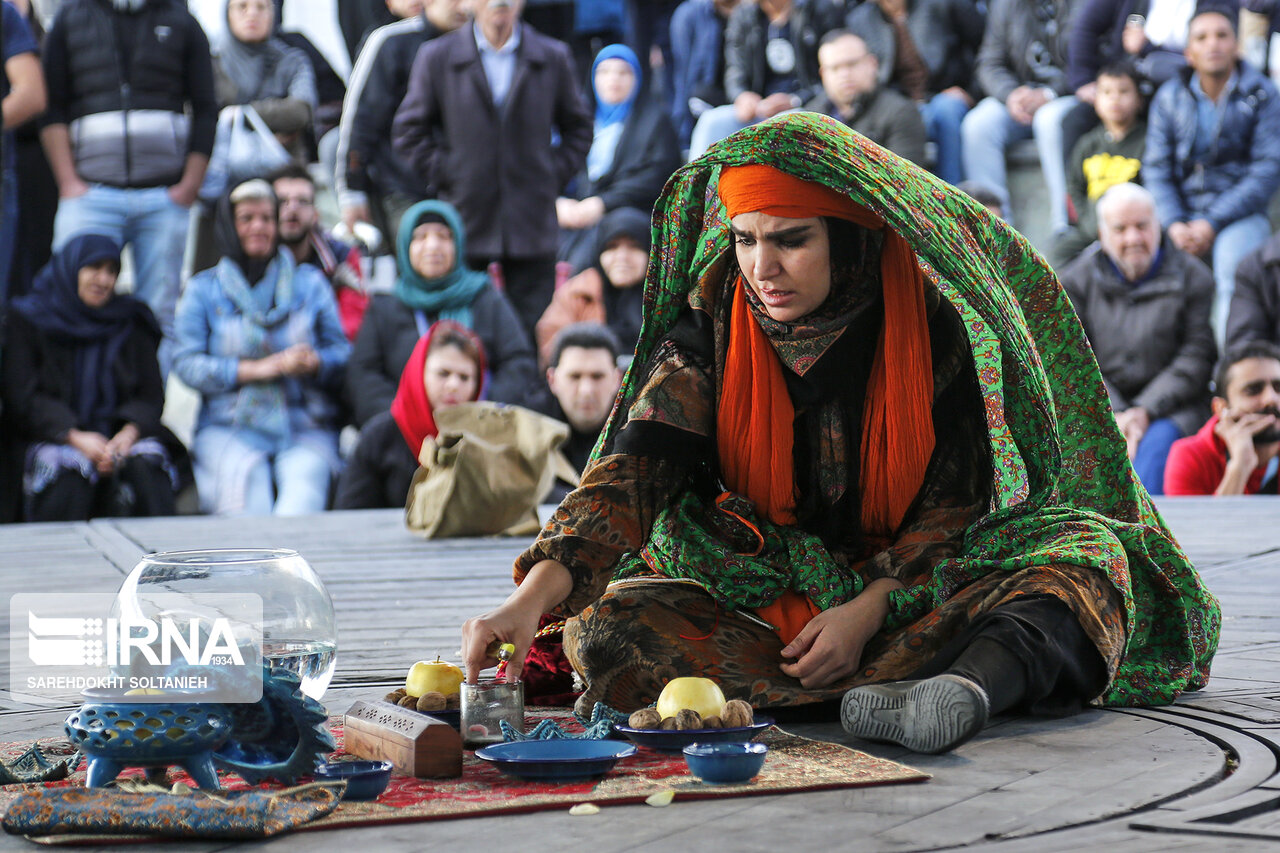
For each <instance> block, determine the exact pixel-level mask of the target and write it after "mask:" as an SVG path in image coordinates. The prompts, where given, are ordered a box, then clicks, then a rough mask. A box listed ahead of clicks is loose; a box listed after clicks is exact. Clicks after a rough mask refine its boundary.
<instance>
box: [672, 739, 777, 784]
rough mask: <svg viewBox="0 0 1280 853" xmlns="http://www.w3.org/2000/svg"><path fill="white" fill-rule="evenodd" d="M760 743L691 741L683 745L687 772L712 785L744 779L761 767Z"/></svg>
mask: <svg viewBox="0 0 1280 853" xmlns="http://www.w3.org/2000/svg"><path fill="white" fill-rule="evenodd" d="M768 752H769V747H768V746H766V745H765V744H763V743H691V744H689V745H688V746H686V747H685V748H684V760H685V763H686V764H688V765H689V772H690V773H692V774H693V775H694V776H697V777H698V778H699V779H701V780H702V781H703V782H709V783H711V784H712V785H735V784H738V783H741V782H747V781H749V780H751V779H753V778H754V777H755V775H756V774H757V773H759V772H760V768H761V767H763V766H764V758H765V755H766V754H767V753H768Z"/></svg>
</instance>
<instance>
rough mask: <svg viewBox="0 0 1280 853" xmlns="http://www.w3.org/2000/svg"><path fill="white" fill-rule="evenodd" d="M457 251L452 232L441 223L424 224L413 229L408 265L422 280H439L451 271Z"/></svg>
mask: <svg viewBox="0 0 1280 853" xmlns="http://www.w3.org/2000/svg"><path fill="white" fill-rule="evenodd" d="M456 259H457V249H456V248H455V247H454V245H453V232H452V231H450V230H449V226H448V225H445V224H444V223H443V222H424V223H422V224H421V225H419V226H418V227H417V228H415V229H413V236H412V237H411V238H410V240H409V263H410V264H411V265H412V266H413V271H414V272H416V273H417V274H418V275H420V276H422V277H423V278H428V279H430V278H440V276H442V275H445V274H447V273H448V272H449V271H450V270H451V269H453V264H454V261H455V260H456Z"/></svg>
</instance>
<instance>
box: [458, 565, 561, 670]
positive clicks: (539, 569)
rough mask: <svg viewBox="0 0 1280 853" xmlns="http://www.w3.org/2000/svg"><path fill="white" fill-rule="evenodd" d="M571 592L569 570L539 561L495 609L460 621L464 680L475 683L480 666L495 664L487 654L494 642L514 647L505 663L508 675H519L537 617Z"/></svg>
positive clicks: (491, 656)
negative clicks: (464, 670)
mask: <svg viewBox="0 0 1280 853" xmlns="http://www.w3.org/2000/svg"><path fill="white" fill-rule="evenodd" d="M572 591H573V576H572V575H570V574H569V570H568V569H566V568H565V567H564V566H563V565H562V564H560V563H557V562H556V561H555V560H542V561H541V562H539V563H537V564H535V565H534V566H533V568H531V569H529V573H528V574H527V575H525V577H524V581H523V582H522V583H521V584H520V586H518V587H516V589H515V592H513V593H511V595H509V596H507V600H506V601H504V602H502V604H501V605H499V606H498V607H497V608H496V609H494V610H490V611H489V612H488V613H485V614H482V615H480V616H473V617H472V618H470V619H468V620H467V621H466V622H464V623H462V661H463V666H465V667H466V670H467V683H468V684H475V683H476V682H477V681H479V679H480V671H481V670H482V669H485V668H486V667H490V666H494V665H495V664H497V663H498V659H497V658H496V657H494V656H493V655H491V654H489V648H490V647H491V646H493V645H494V643H495V642H496V643H511V644H512V645H513V646H515V647H516V652H515V654H514V655H513V656H512V657H511V660H509V661H508V662H507V675H508V676H509V677H511V678H518V677H519V676H520V672H521V670H523V669H524V658H525V655H527V654H529V647H530V646H531V645H533V635H534V634H536V633H537V631H538V620H540V619H541V618H542V614H544V613H547V612H550V611H551V610H552V609H554V608H555V607H556V606H558V605H559V604H560V603H561V602H563V601H564V600H565V599H566V598H568V597H569V593H570V592H572Z"/></svg>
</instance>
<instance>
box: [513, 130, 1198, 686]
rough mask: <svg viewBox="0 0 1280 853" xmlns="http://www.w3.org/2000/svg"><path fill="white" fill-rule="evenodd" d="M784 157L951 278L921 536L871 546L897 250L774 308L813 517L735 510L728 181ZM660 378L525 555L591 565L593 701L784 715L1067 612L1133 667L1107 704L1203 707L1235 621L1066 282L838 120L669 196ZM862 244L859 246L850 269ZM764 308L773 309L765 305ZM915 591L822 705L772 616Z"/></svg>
mask: <svg viewBox="0 0 1280 853" xmlns="http://www.w3.org/2000/svg"><path fill="white" fill-rule="evenodd" d="M745 163H763V164H766V165H770V166H773V167H774V168H777V169H780V170H782V171H784V172H789V173H791V174H794V175H797V176H799V177H802V178H805V179H807V180H811V181H815V182H818V183H821V184H825V185H827V186H829V187H832V188H833V189H836V190H838V191H840V192H842V193H847V194H848V195H849V196H850V197H851V198H852V199H853V200H854V201H855V202H857V203H858V204H861V205H863V206H865V207H867V208H869V209H871V210H872V211H874V212H875V213H876V214H878V215H880V216H881V217H883V218H884V219H885V221H886V223H887V224H888V227H890V228H893V229H895V230H897V231H898V233H899V234H901V235H902V236H903V237H904V238H905V239H906V240H907V241H908V242H909V243H910V245H911V247H912V249H913V250H914V251H915V253H916V256H917V259H918V261H919V263H920V267H921V269H922V270H923V272H924V275H925V281H926V297H927V305H928V307H929V316H930V320H929V324H930V338H931V343H932V352H933V374H934V389H935V391H934V402H933V422H934V432H935V437H936V442H937V444H936V448H935V450H934V453H933V456H932V458H931V460H930V463H929V467H928V471H927V473H926V476H925V482H924V485H923V486H922V488H921V490H920V492H919V493H918V495H917V497H916V500H915V502H914V503H913V505H912V507H911V509H910V510H909V511H908V513H907V516H906V518H905V519H904V520H903V522H902V525H901V526H900V528H899V529H898V530H897V531H896V532H895V534H894V535H893V536H891V537H888V538H880V537H875V536H870V535H866V534H864V532H863V531H861V530H860V529H859V528H860V524H859V517H860V516H859V512H858V488H857V483H858V471H857V467H858V458H857V457H858V454H857V450H856V449H857V448H858V446H859V444H858V440H859V436H858V431H859V421H860V418H859V413H860V407H861V404H862V396H863V392H864V391H865V387H866V378H867V375H868V372H869V369H870V361H871V357H872V347H873V345H874V341H875V340H876V332H877V331H878V328H879V324H880V319H881V316H882V309H881V307H880V305H879V300H878V297H877V295H876V290H875V288H874V287H870V286H868V283H869V282H873V281H878V256H879V241H878V238H877V235H875V234H873V233H871V232H865V231H862V230H861V229H856V228H855V229H854V230H853V233H851V234H842V235H840V237H839V239H838V240H837V239H836V236H835V232H833V238H832V247H833V248H832V254H833V288H832V296H831V297H830V298H829V299H828V300H827V303H824V305H823V306H822V307H821V308H820V309H819V310H818V311H816V312H815V313H814V315H811V316H810V317H806V318H805V322H804V324H801V325H784V324H777V323H772V322H771V321H770V320H769V319H768V317H767V315H765V314H764V312H763V311H762V310H761V309H760V307H759V305H758V304H753V305H752V308H753V312H754V313H755V316H756V318H757V321H758V322H759V323H760V325H761V327H762V328H763V329H764V331H765V333H766V334H767V335H768V336H769V339H770V342H771V343H772V344H773V346H774V349H775V351H776V352H777V354H778V356H779V358H780V359H781V360H782V362H783V364H784V365H785V367H786V368H788V370H786V371H784V373H785V375H786V380H787V388H788V391H789V392H790V395H791V397H792V401H793V404H794V405H795V409H796V426H795V435H796V442H795V462H796V464H795V470H796V481H797V482H796V486H797V491H798V494H799V502H798V506H797V517H798V521H797V524H796V525H794V526H787V527H783V526H776V525H771V524H769V523H767V522H765V521H763V520H762V519H760V518H757V517H755V515H754V513H753V507H752V506H751V504H750V502H749V501H746V499H745V498H742V497H741V496H734V495H728V494H721V491H722V486H721V485H720V483H719V477H718V471H719V456H718V453H717V449H716V446H715V442H716V439H715V436H716V431H715V411H716V402H717V399H718V397H717V395H718V391H719V388H720V382H721V380H722V378H723V366H724V356H725V351H726V347H727V328H728V323H727V311H728V308H727V306H728V304H729V302H730V299H729V298H728V297H729V296H730V295H731V294H732V288H733V287H734V286H735V282H736V281H737V275H736V270H735V268H734V260H733V252H732V248H731V245H730V236H729V232H728V227H727V222H726V221H725V213H724V208H723V206H722V205H721V204H720V201H719V198H718V196H717V194H716V182H717V179H718V176H719V171H720V168H721V167H723V166H729V165H739V164H745ZM654 221H655V224H654V251H653V252H652V253H651V256H650V265H649V271H648V277H647V279H646V284H645V298H646V302H645V318H644V326H643V330H642V333H641V339H640V343H639V345H638V347H637V350H636V358H635V361H634V362H633V365H632V367H631V369H630V371H629V372H628V374H627V378H626V381H625V383H624V386H623V390H622V392H621V393H620V395H619V398H618V402H617V404H616V405H615V408H614V411H613V413H612V415H611V417H610V420H609V423H608V424H607V426H606V428H605V430H604V432H603V433H602V435H601V439H600V442H599V444H598V445H597V447H596V452H595V454H594V456H593V461H592V464H591V465H590V466H589V468H588V470H587V471H586V472H585V473H584V475H583V479H582V484H581V486H580V488H579V489H578V490H576V491H575V492H573V493H571V494H570V495H569V496H568V497H567V498H566V499H565V501H564V502H563V503H562V504H561V506H560V507H559V509H558V510H557V511H556V513H555V515H554V516H553V518H552V519H551V520H550V522H549V523H548V524H547V526H546V528H545V530H544V531H543V533H542V535H541V536H540V538H539V539H538V541H537V542H535V543H534V544H533V545H532V546H531V547H530V548H529V549H528V551H526V552H525V553H524V554H523V555H521V557H519V558H518V559H517V561H516V566H515V574H516V580H517V581H519V580H521V579H522V578H523V577H524V575H525V573H527V571H528V570H529V569H530V568H531V567H532V566H533V565H534V564H535V563H536V562H538V561H539V560H542V559H547V558H551V559H555V560H558V561H559V562H561V563H563V564H564V565H565V566H566V567H568V569H569V571H570V573H571V574H572V576H573V583H574V585H573V590H572V592H571V594H570V596H569V597H568V599H566V601H565V602H564V604H563V605H562V609H563V610H564V611H565V612H566V613H568V614H576V616H575V618H572V619H570V620H569V623H568V625H567V627H566V629H565V638H564V641H565V651H566V654H567V655H568V657H569V659H570V661H571V662H572V663H573V665H574V668H575V669H576V670H577V671H578V673H579V675H581V676H582V678H583V679H584V681H585V682H586V684H587V692H586V693H585V694H584V696H583V697H582V699H581V700H580V705H582V706H583V707H588V708H589V707H590V703H593V702H594V701H596V700H604V701H607V702H609V703H610V704H613V705H614V706H616V707H620V708H626V709H630V708H634V707H638V706H641V705H644V704H647V703H648V702H650V701H652V700H653V699H654V698H656V696H657V693H658V692H659V691H660V690H661V687H662V685H663V684H664V683H665V682H666V681H667V680H668V679H669V678H672V677H675V676H678V675H690V674H700V675H707V676H709V677H712V678H715V679H716V680H717V681H719V682H720V684H721V686H722V687H723V688H724V689H725V692H726V694H727V695H730V696H740V697H742V698H746V699H748V700H749V701H750V702H751V703H752V704H754V705H757V706H768V705H775V706H776V705H787V704H800V703H805V702H812V701H818V700H822V699H828V698H834V697H835V696H838V695H839V694H840V693H841V692H843V691H844V690H847V689H848V688H849V687H852V686H854V685H856V684H862V683H867V682H872V681H883V680H892V679H898V678H903V677H906V676H908V675H910V674H911V673H912V672H914V671H915V670H916V669H918V668H920V667H921V666H922V665H923V664H925V663H926V662H928V661H929V660H930V659H931V658H933V657H934V656H935V655H937V654H938V653H939V651H940V650H941V649H943V648H944V647H946V645H947V643H948V641H949V640H952V639H953V638H955V637H957V636H958V635H960V634H962V633H963V632H964V631H965V630H966V628H968V627H969V626H970V625H972V624H973V623H974V622H975V620H977V619H979V618H981V617H983V616H984V615H986V614H989V613H990V612H991V611H992V609H994V608H996V607H998V606H999V605H1001V604H1003V603H1006V602H1008V601H1010V600H1012V599H1014V598H1017V597H1019V596H1025V595H1051V596H1053V597H1055V598H1057V599H1058V600H1060V601H1062V602H1064V603H1065V604H1066V605H1067V606H1068V607H1069V608H1070V609H1071V611H1072V612H1073V613H1074V614H1075V616H1076V618H1077V619H1078V620H1079V622H1080V625H1081V627H1082V628H1083V629H1084V631H1085V633H1086V634H1087V636H1088V637H1089V639H1090V640H1091V641H1092V642H1093V644H1094V645H1095V646H1096V647H1097V649H1098V652H1099V654H1100V656H1101V658H1102V660H1103V661H1105V663H1106V668H1107V673H1108V682H1107V684H1106V686H1105V689H1103V690H1102V691H1101V694H1100V695H1099V696H1098V697H1094V698H1096V700H1097V701H1099V702H1101V703H1103V704H1112V705H1136V704H1153V703H1167V702H1170V701H1172V700H1173V698H1174V697H1176V696H1177V695H1178V693H1180V692H1181V691H1183V690H1194V689H1198V688H1200V687H1202V686H1203V685H1204V684H1205V682H1206V681H1207V678H1208V671H1209V662H1210V660H1211V659H1212V656H1213V653H1214V651H1215V649H1216V647H1217V639H1218V631H1219V627H1220V621H1221V613H1220V610H1219V607H1218V603H1217V601H1216V600H1215V599H1214V598H1213V596H1212V595H1211V594H1210V593H1209V592H1208V590H1207V589H1206V588H1205V587H1204V585H1203V584H1202V582H1201V580H1200V578H1199V576H1198V575H1197V573H1196V572H1195V570H1194V568H1193V567H1192V566H1191V565H1190V563H1189V561H1188V560H1187V558H1186V556H1185V555H1184V554H1183V552H1182V551H1181V549H1180V548H1179V547H1178V545H1177V543H1176V542H1175V541H1174V539H1173V537H1172V535H1171V534H1170V532H1169V531H1168V529H1167V528H1166V527H1165V525H1164V523H1163V521H1162V520H1161V518H1160V517H1159V515H1158V514H1157V512H1156V511H1155V509H1154V507H1153V506H1152V504H1151V500H1150V498H1149V497H1148V496H1147V494H1146V492H1145V491H1143V489H1142V487H1141V486H1140V485H1139V484H1138V482H1137V480H1136V478H1135V476H1134V474H1133V471H1132V468H1131V466H1130V465H1129V462H1128V459H1127V456H1126V454H1125V446H1124V442H1123V441H1122V440H1121V438H1120V436H1119V433H1118V432H1117V430H1116V427H1115V422H1114V418H1113V417H1112V416H1111V412H1110V408H1109V406H1108V403H1107V397H1106V393H1105V391H1104V389H1103V386H1102V381H1101V378H1100V375H1099V373H1098V369H1097V365H1096V362H1095V361H1094V358H1093V355H1092V352H1091V351H1090V349H1089V347H1088V344H1087V342H1086V340H1085V336H1084V334H1083V332H1082V331H1081V328H1080V325H1079V322H1078V321H1077V319H1076V316H1075V314H1074V312H1073V311H1072V309H1071V306H1070V304H1069V302H1068V301H1067V298H1066V296H1065V295H1064V294H1063V291H1062V288H1061V286H1060V285H1059V283H1058V281H1057V279H1056V278H1055V277H1054V275H1053V273H1052V271H1051V270H1050V269H1049V268H1048V267H1047V266H1046V265H1045V263H1044V261H1043V260H1042V259H1041V258H1040V256H1039V255H1037V254H1036V253H1035V251H1034V250H1033V249H1031V248H1030V246H1029V245H1028V244H1027V243H1026V241H1025V240H1024V239H1023V238H1022V237H1021V235H1019V234H1017V233H1016V232H1014V231H1013V230H1011V229H1009V228H1008V227H1007V226H1006V225H1005V224H1004V223H1003V222H1001V221H999V220H997V219H995V218H994V217H992V216H990V215H989V214H988V213H987V212H986V211H985V210H984V209H983V208H981V206H979V205H977V204H976V203H974V202H972V201H971V200H970V199H969V198H968V197H967V196H965V195H963V194H962V193H959V192H957V191H956V190H954V189H953V188H951V187H950V186H949V185H946V184H944V183H943V182H941V181H938V180H936V179H935V178H933V177H932V176H931V175H929V174H928V173H926V172H924V171H923V170H921V169H918V168H916V167H915V166H913V165H911V164H909V163H907V162H906V161H903V160H901V159H899V158H897V157H896V156H894V155H893V154H891V153H889V152H887V151H885V150H883V149H881V148H878V147H876V146H874V145H872V144H870V143H869V142H868V141H867V140H865V139H864V138H863V137H861V136H858V135H857V134H856V133H853V132H852V131H849V130H848V129H847V128H845V127H844V126H843V125H841V124H840V123H838V122H835V121H832V120H828V119H826V118H825V117H821V116H818V115H815V114H791V115H787V116H780V117H778V118H776V119H773V120H770V121H767V122H763V123H761V124H759V125H756V126H754V127H752V128H748V129H746V130H744V131H742V132H740V133H738V134H735V135H734V136H732V137H729V138H728V139H726V140H724V142H722V143H721V144H719V145H717V146H716V147H715V148H713V149H712V150H711V151H709V152H708V153H707V154H706V155H705V156H704V157H702V158H700V159H699V160H697V161H695V162H693V163H691V164H689V165H688V166H686V167H684V168H682V169H681V170H679V171H678V172H677V173H676V174H675V176H674V177H673V178H672V180H671V181H670V182H669V183H668V185H667V188H666V190H665V191H664V193H663V196H662V198H661V199H659V202H658V205H657V208H656V213H655V220H654ZM850 245H852V249H850ZM752 301H753V300H752V299H751V298H750V294H749V290H748V302H749V303H751V302H752ZM879 577H893V578H896V579H898V580H900V581H901V582H902V583H903V585H904V586H905V589H902V590H898V591H895V592H893V593H891V594H890V612H889V615H888V618H887V620H886V623H885V626H884V627H883V629H882V630H881V631H880V632H879V633H878V634H876V636H875V637H874V638H873V639H872V640H871V642H870V643H869V644H868V645H867V647H866V649H864V651H863V655H862V659H861V661H860V668H859V670H858V671H857V672H856V673H855V674H854V675H852V676H850V677H848V678H847V679H845V680H843V681H841V682H839V683H837V684H833V685H831V686H829V687H826V688H822V689H817V690H814V689H805V688H804V687H803V686H801V685H800V683H799V682H798V681H796V680H795V679H792V678H789V677H788V676H786V675H784V674H783V673H782V672H781V671H780V670H779V669H778V664H779V663H780V661H781V658H780V652H781V648H782V643H781V642H780V641H779V639H778V637H777V635H776V633H775V632H774V630H773V628H772V626H770V625H768V624H767V623H765V622H764V621H763V620H761V619H760V618H759V617H758V616H757V615H756V614H755V613H754V608H757V607H762V606H764V605H767V604H769V603H770V602H772V601H774V600H775V599H777V598H778V596H779V595H781V594H783V593H784V592H787V591H793V592H797V593H800V594H802V595H805V596H806V597H808V598H809V600H810V601H812V602H813V603H814V604H816V605H817V606H819V607H820V608H823V609H825V608H828V607H833V606H836V605H839V604H842V603H844V602H846V601H848V600H850V599H851V598H853V597H854V596H856V595H857V594H858V593H859V592H860V591H861V590H862V589H863V587H864V586H865V585H866V584H867V583H869V582H870V581H871V580H874V579H876V578H879Z"/></svg>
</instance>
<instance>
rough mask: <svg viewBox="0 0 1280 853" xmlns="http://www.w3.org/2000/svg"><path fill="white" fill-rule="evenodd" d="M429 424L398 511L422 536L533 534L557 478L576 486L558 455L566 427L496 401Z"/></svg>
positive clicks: (462, 407) (447, 412)
mask: <svg viewBox="0 0 1280 853" xmlns="http://www.w3.org/2000/svg"><path fill="white" fill-rule="evenodd" d="M435 419H436V426H437V427H438V429H439V433H438V434H437V435H436V437H435V438H428V439H426V440H425V441H423V442H422V450H421V451H420V452H419V453H418V465H419V466H420V467H419V468H418V471H417V473H415V474H414V475H413V482H412V483H411V484H410V485H409V496H408V500H407V503H406V505H405V524H406V525H407V526H408V528H409V529H410V530H411V531H413V532H414V533H417V534H419V535H421V536H422V537H423V538H426V539H443V538H446V537H451V536H488V535H493V534H502V535H506V536H528V535H532V534H534V533H537V532H538V530H539V529H540V528H541V524H540V523H539V522H538V503H539V502H540V501H541V500H542V499H543V498H544V497H545V496H546V495H547V493H548V492H549V491H550V490H551V486H552V484H553V483H554V482H555V479H556V477H560V478H561V479H563V480H565V481H566V482H569V483H573V484H577V482H578V473H577V472H576V471H575V470H574V469H573V465H572V464H571V463H570V462H569V460H568V459H567V458H565V455H564V454H563V453H562V452H561V451H560V445H561V444H563V443H564V441H565V439H566V438H568V437H569V426H568V425H567V424H563V423H561V422H560V421H557V420H554V419H552V418H548V417H546V416H545V415H540V414H538V413H537V412H531V411H529V410H528V409H523V408H521V407H519V406H504V405H499V404H496V403H462V404H459V405H457V406H451V407H449V408H447V409H442V410H441V411H439V412H437V413H436V415H435Z"/></svg>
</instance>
